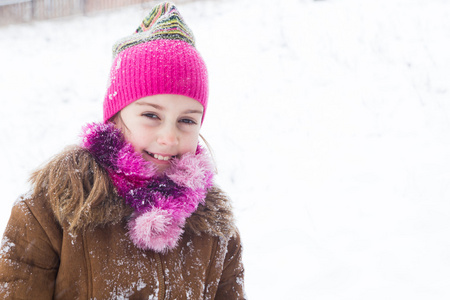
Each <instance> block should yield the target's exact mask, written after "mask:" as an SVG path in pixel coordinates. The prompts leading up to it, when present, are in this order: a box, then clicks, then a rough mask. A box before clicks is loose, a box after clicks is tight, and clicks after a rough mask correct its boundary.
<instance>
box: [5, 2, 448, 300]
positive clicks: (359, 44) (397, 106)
mask: <svg viewBox="0 0 450 300" xmlns="http://www.w3.org/2000/svg"><path fill="white" fill-rule="evenodd" d="M175 3H176V1H175ZM179 10H180V12H181V13H182V14H183V16H184V18H185V20H186V22H187V23H188V24H189V26H190V27H191V28H192V30H193V31H194V33H195V35H196V38H197V45H198V49H199V50H200V52H201V53H202V55H203V56H204V58H205V60H206V62H207V65H208V67H209V72H210V80H211V84H210V85H211V86H210V87H211V92H210V104H209V108H208V112H207V115H206V119H205V123H204V126H203V129H202V133H203V135H204V136H205V137H206V138H207V140H208V141H209V142H210V143H211V144H212V146H213V149H214V153H215V157H216V160H217V164H218V167H219V171H220V176H219V179H218V181H219V183H220V184H221V186H222V187H223V188H224V189H225V190H226V191H227V192H228V193H229V194H230V196H231V197H232V199H233V202H234V206H235V210H236V216H237V220H238V225H239V228H240V230H241V234H242V238H243V242H244V247H245V253H244V255H245V256H244V260H245V261H244V262H245V267H246V290H247V294H248V296H249V298H250V299H327V300H328V299H333V300H339V299H345V300H348V299H355V300H356V299H436V300H437V299H450V157H449V154H450V45H449V43H450V1H447V0H365V1H359V0H325V1H312V0H296V1H294V0H283V1H273V0H272V1H269V0H258V1H256V0H215V1H204V2H194V3H187V4H181V5H179ZM147 12H148V9H142V7H141V6H135V7H129V8H124V9H121V10H118V11H110V12H101V13H98V14H95V15H91V16H88V17H84V16H77V17H71V18H65V19H59V20H52V21H42V22H34V23H30V24H22V25H12V26H8V27H3V28H0V97H1V109H0V128H1V130H0V141H1V146H0V168H1V172H0V176H1V177H0V190H1V191H2V202H1V206H0V207H1V215H0V229H1V230H2V231H3V228H4V227H5V226H6V222H7V220H8V218H9V213H10V209H11V206H12V204H13V202H14V201H15V199H16V198H17V196H18V195H20V194H21V193H24V192H25V191H27V189H28V183H27V178H28V176H29V174H30V172H31V171H32V170H34V169H35V168H37V167H38V166H40V165H41V164H43V163H44V162H45V161H47V160H48V159H49V158H50V157H51V156H52V155H54V154H56V153H57V152H59V151H61V150H62V149H63V148H64V147H65V146H66V145H68V144H73V143H76V142H77V141H78V133H79V132H80V128H81V126H82V125H83V124H85V123H86V122H91V121H98V120H100V119H101V111H102V109H101V107H102V98H103V94H104V92H105V88H106V80H107V74H108V71H109V67H110V63H111V52H110V49H111V46H112V44H113V43H114V41H115V40H117V39H118V38H120V37H123V36H125V35H127V34H129V33H131V32H133V30H134V29H135V28H136V27H137V25H138V24H139V23H140V21H141V18H142V17H143V16H144V15H145V14H146V13H147Z"/></svg>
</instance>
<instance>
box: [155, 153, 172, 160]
mask: <svg viewBox="0 0 450 300" xmlns="http://www.w3.org/2000/svg"><path fill="white" fill-rule="evenodd" d="M153 157H154V158H156V159H158V160H169V159H170V158H171V157H170V156H162V155H159V154H153Z"/></svg>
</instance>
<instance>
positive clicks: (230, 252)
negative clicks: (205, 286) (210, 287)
mask: <svg viewBox="0 0 450 300" xmlns="http://www.w3.org/2000/svg"><path fill="white" fill-rule="evenodd" d="M215 299H216V300H221V299H227V300H231V299H233V300H234V299H246V296H245V291H244V265H243V263H242V245H241V239H240V236H239V232H237V233H236V236H234V237H232V238H231V239H230V240H229V241H228V246H227V254H226V256H225V261H224V265H223V271H222V276H221V278H220V282H219V286H218V288H217V293H216V297H215Z"/></svg>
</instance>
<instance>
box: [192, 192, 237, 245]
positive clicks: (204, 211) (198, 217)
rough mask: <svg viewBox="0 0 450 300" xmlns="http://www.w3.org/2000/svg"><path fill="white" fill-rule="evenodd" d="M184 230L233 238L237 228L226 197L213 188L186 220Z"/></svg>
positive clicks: (229, 202) (223, 193)
mask: <svg viewBox="0 0 450 300" xmlns="http://www.w3.org/2000/svg"><path fill="white" fill-rule="evenodd" d="M186 230H188V231H191V232H193V233H195V234H200V233H202V232H205V233H208V234H210V235H212V236H217V237H224V238H227V239H228V238H230V237H235V236H236V234H237V228H236V225H235V221H234V215H233V209H232V206H231V201H230V199H229V197H228V195H227V194H226V193H225V192H224V191H223V190H222V189H220V188H219V187H217V186H213V187H212V188H211V189H210V190H209V191H208V194H207V195H206V199H205V202H204V203H203V204H200V205H199V206H198V208H197V210H196V211H195V212H194V213H193V214H192V216H191V217H190V218H188V219H187V222H186Z"/></svg>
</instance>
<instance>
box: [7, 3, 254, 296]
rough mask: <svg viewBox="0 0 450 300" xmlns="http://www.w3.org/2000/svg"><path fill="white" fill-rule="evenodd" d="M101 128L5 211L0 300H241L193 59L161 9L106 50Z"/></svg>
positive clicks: (202, 75)
mask: <svg viewBox="0 0 450 300" xmlns="http://www.w3.org/2000/svg"><path fill="white" fill-rule="evenodd" d="M109 79H110V82H109V87H108V90H107V93H106V96H105V99H104V105H103V117H104V122H103V123H93V124H88V125H87V126H85V127H84V129H83V132H82V142H81V145H80V146H75V147H72V148H70V149H68V150H66V151H65V152H63V153H61V154H59V155H58V156H56V157H55V158H54V159H52V160H51V161H50V162H49V163H48V164H47V165H45V166H44V167H43V168H42V169H40V170H38V171H36V172H35V173H34V174H33V176H32V178H31V181H32V184H33V189H32V190H31V192H30V193H29V194H27V195H25V196H22V197H21V198H20V199H19V200H18V201H17V202H16V203H15V205H14V207H13V209H12V214H11V218H10V220H9V223H8V225H7V227H6V231H5V233H4V237H3V240H2V248H1V250H0V296H1V298H2V299H244V298H245V296H244V290H243V265H242V261H241V243H240V239H239V234H238V232H237V229H236V228H235V225H234V223H233V217H232V212H231V208H230V205H229V200H228V199H227V197H226V196H225V194H224V193H223V192H222V191H221V190H220V189H219V188H218V187H216V186H214V184H213V176H214V167H213V165H212V163H211V161H210V157H209V155H208V154H207V152H206V150H205V149H204V148H202V147H201V146H200V145H199V143H198V142H199V131H200V127H201V125H202V123H203V119H204V117H205V111H206V107H207V103H208V79H207V72H206V67H205V64H204V62H203V60H202V58H201V56H200V54H199V53H198V51H197V50H196V48H195V45H194V38H193V36H192V33H191V31H190V30H189V28H188V27H187V26H186V24H185V23H184V21H183V19H182V18H181V16H180V15H179V13H178V11H177V10H176V8H175V6H173V5H172V4H169V3H163V4H160V5H158V6H156V7H155V8H154V9H153V10H152V12H151V13H150V15H149V16H148V17H147V18H145V19H144V21H143V23H142V24H141V25H140V27H139V28H138V29H137V31H136V33H135V34H133V35H131V36H128V37H126V38H124V39H122V40H120V41H119V42H118V43H117V44H116V45H115V46H114V61H113V65H112V68H111V72H110V78H109Z"/></svg>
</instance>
